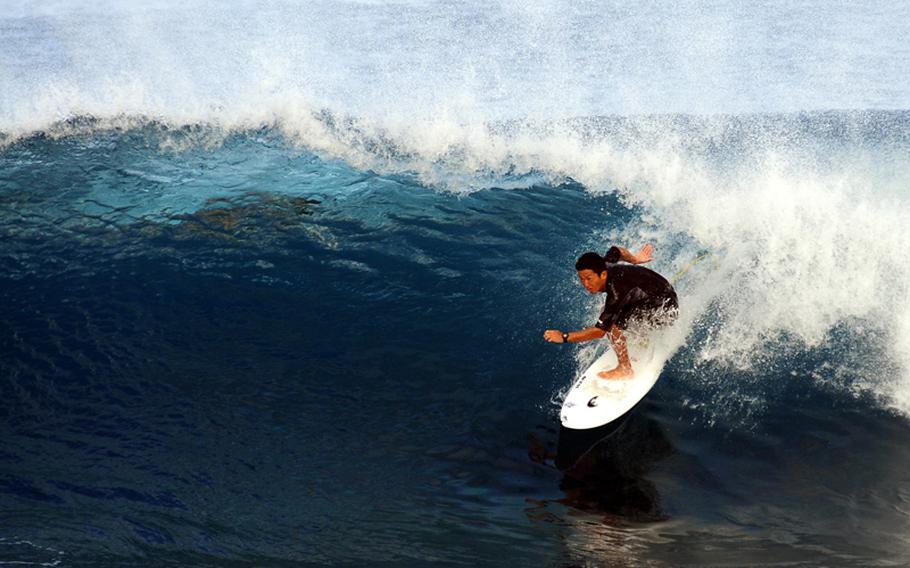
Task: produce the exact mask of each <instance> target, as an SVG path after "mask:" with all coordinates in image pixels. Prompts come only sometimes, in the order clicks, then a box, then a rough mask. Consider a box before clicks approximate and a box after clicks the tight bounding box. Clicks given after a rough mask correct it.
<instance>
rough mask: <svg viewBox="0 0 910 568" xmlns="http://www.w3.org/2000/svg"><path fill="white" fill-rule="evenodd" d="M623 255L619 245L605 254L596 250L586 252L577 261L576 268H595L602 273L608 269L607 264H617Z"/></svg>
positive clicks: (598, 272) (594, 269)
mask: <svg viewBox="0 0 910 568" xmlns="http://www.w3.org/2000/svg"><path fill="white" fill-rule="evenodd" d="M621 257H622V253H621V252H620V250H619V247H610V250H608V251H607V254H605V255H603V256H600V255H599V254H597V253H596V252H586V253H584V254H583V255H581V256H579V257H578V260H576V261H575V270H579V271H580V270H593V271H594V272H596V273H597V274H600V273H601V272H603V271H604V270H606V269H607V264H616V263H617V262H619V259H620V258H621Z"/></svg>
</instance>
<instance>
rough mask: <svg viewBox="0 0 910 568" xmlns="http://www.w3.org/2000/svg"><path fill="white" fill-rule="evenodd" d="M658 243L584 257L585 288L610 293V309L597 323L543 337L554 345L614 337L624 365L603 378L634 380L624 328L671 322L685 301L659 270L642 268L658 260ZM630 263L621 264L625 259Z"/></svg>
mask: <svg viewBox="0 0 910 568" xmlns="http://www.w3.org/2000/svg"><path fill="white" fill-rule="evenodd" d="M653 251H654V247H653V246H651V245H650V244H648V245H645V246H644V247H642V249H641V250H640V251H639V252H638V254H632V253H631V252H629V251H628V250H626V249H624V248H622V247H616V246H614V247H611V248H610V250H609V251H607V254H606V255H604V256H600V255H599V254H597V253H596V252H586V253H584V254H583V255H581V256H580V257H579V258H578V261H577V262H576V263H575V270H577V271H578V278H579V280H581V284H582V286H584V287H585V290H587V291H588V292H590V293H591V294H600V293H603V294H606V295H607V298H606V302H605V304H604V309H603V311H602V312H601V314H600V318H599V319H598V320H597V323H595V324H594V326H593V327H589V328H587V329H583V330H581V331H573V332H563V331H560V330H558V329H548V330H547V331H545V332H544V334H543V337H544V339H546V340H547V341H549V342H551V343H579V342H582V341H591V340H592V339H601V338H602V337H604V336H605V335H607V334H609V335H610V341H611V342H612V343H613V350H614V351H615V352H616V359H617V361H618V365H617V366H616V368H614V369H611V370H609V371H602V372H600V373H598V374H597V376H598V377H600V378H603V379H614V380H619V379H631V378H632V377H633V376H634V374H635V373H634V371H633V369H632V362H631V360H630V359H629V351H628V349H627V348H626V339H625V336H624V335H623V331H624V330H626V329H628V327H629V325H630V324H646V325H650V326H653V327H659V326H664V325H669V324H670V323H672V322H673V321H674V320H675V319H676V314H677V311H678V308H679V305H678V303H677V300H676V291H675V290H673V286H671V285H670V283H669V282H667V280H666V279H665V278H664V277H663V276H661V275H660V274H658V273H656V272H654V271H653V270H650V269H647V268H645V267H643V266H638V265H640V264H644V263H646V262H650V261H651V260H652V256H651V253H652V252H653ZM621 261H622V262H626V263H628V264H619V262H621Z"/></svg>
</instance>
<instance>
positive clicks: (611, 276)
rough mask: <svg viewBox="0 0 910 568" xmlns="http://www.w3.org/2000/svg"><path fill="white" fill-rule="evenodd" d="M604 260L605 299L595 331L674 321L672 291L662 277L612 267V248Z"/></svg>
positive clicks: (621, 266) (630, 266)
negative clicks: (636, 322)
mask: <svg viewBox="0 0 910 568" xmlns="http://www.w3.org/2000/svg"><path fill="white" fill-rule="evenodd" d="M604 258H605V259H606V261H607V288H606V291H605V293H606V295H607V298H606V302H605V303H604V309H603V312H601V314H600V319H598V320H597V323H596V324H594V326H595V327H598V328H600V329H603V330H607V329H609V328H610V326H611V325H614V324H616V325H617V326H618V327H619V328H621V329H624V328H625V327H626V325H627V324H628V323H629V321H630V320H632V319H644V320H648V321H650V323H652V324H655V325H666V324H668V323H671V322H672V321H673V320H674V319H676V312H677V308H678V304H677V299H676V291H674V290H673V286H671V285H670V283H669V282H667V280H666V279H665V278H664V277H663V276H661V275H660V274H658V273H656V272H654V271H653V270H650V269H648V268H645V267H643V266H637V265H634V264H616V263H617V262H618V261H619V249H617V248H616V247H613V248H611V249H610V250H609V252H607V255H606V256H605V257H604Z"/></svg>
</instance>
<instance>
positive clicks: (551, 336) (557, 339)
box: [543, 329, 562, 343]
mask: <svg viewBox="0 0 910 568" xmlns="http://www.w3.org/2000/svg"><path fill="white" fill-rule="evenodd" d="M543 338H544V339H546V340H547V341H549V342H550V343H562V332H561V331H559V330H558V329H548V330H546V331H545V332H543Z"/></svg>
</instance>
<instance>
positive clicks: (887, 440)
mask: <svg viewBox="0 0 910 568" xmlns="http://www.w3.org/2000/svg"><path fill="white" fill-rule="evenodd" d="M152 130H153V131H154V127H152ZM157 136H158V134H156V133H155V132H150V131H149V129H145V130H131V131H113V132H107V133H105V132H100V133H95V134H92V135H87V136H70V137H64V138H62V139H50V138H46V137H43V136H40V135H39V136H33V137H29V138H26V139H23V140H20V141H18V142H16V143H14V144H12V145H11V146H9V147H7V148H6V149H5V150H3V152H2V154H0V355H2V357H0V389H2V391H0V392H2V402H0V436H2V442H3V443H2V450H0V565H5V564H10V565H12V564H13V563H19V564H21V563H28V564H34V565H54V566H80V565H118V566H160V565H209V566H226V565H237V566H246V565H256V566H271V565H300V564H305V565H370V566H372V565H380V566H384V565H387V566H420V565H430V564H434V565H435V564H439V565H468V566H601V565H611V566H612V565H616V566H640V565H654V566H679V565H688V566H704V565H714V566H739V565H788V566H793V565H797V566H804V565H806V566H870V565H880V566H896V565H903V564H905V563H907V562H908V561H910V540H908V538H907V536H906V535H907V534H910V532H908V528H910V516H908V513H910V504H908V499H910V474H908V473H907V472H908V471H910V469H908V466H910V449H908V448H907V446H906V444H905V440H906V436H907V432H908V424H907V421H906V418H904V417H903V416H902V415H901V414H900V413H897V412H895V411H891V410H887V408H886V406H883V405H882V404H881V403H880V401H878V400H877V399H876V398H875V397H873V396H870V395H869V394H868V392H866V391H862V390H860V391H857V392H856V393H851V391H849V390H845V388H844V385H845V384H849V383H845V382H844V379H842V378H839V379H837V380H835V379H834V378H833V377H836V376H837V377H840V375H838V374H837V369H838V368H839V367H828V368H830V369H831V371H830V377H829V376H826V375H825V374H824V369H825V368H826V367H825V363H826V362H828V361H831V360H832V357H833V358H834V360H835V361H837V362H839V363H838V364H842V363H843V361H844V357H843V356H842V355H841V356H838V355H837V354H836V353H833V352H834V351H837V350H838V349H840V348H842V347H843V345H845V344H847V343H848V342H849V341H855V337H854V336H852V335H851V337H850V338H849V339H838V337H837V331H836V329H835V331H834V332H832V335H831V337H830V339H829V340H828V341H827V342H826V343H824V344H822V345H821V346H819V347H816V348H811V349H810V348H805V347H798V345H797V346H796V347H792V348H789V351H787V348H786V346H787V345H788V341H787V340H786V338H780V339H779V341H780V343H781V345H782V349H783V350H784V351H786V352H787V353H788V354H787V355H786V356H782V357H779V358H778V359H775V360H773V361H769V363H768V365H767V366H766V367H765V368H763V369H759V370H756V369H748V370H737V368H736V367H735V366H730V365H726V364H721V363H718V362H716V361H715V362H712V361H706V360H705V358H704V357H703V355H702V352H700V351H699V349H698V345H699V344H700V343H701V342H705V341H710V339H711V337H712V333H713V331H712V329H713V326H716V325H718V322H721V321H723V318H722V316H721V315H720V313H719V312H721V311H722V310H720V309H719V308H718V307H717V306H716V305H715V306H714V307H710V308H708V309H707V311H706V312H705V313H703V314H702V315H701V316H700V317H699V318H698V319H697V321H696V322H695V323H694V324H692V331H691V333H690V335H689V337H688V338H687V341H686V344H684V345H683V346H682V347H681V348H680V350H679V351H678V352H677V354H676V356H675V357H674V358H673V359H672V360H671V361H670V363H669V364H668V366H667V368H666V370H665V372H664V374H663V376H662V378H661V380H660V382H659V383H658V384H657V387H656V388H655V389H654V390H653V391H652V392H651V394H650V395H649V396H648V398H647V399H646V401H645V403H644V404H643V405H642V406H640V407H639V409H638V410H637V412H636V414H635V415H634V417H633V418H632V419H631V420H630V422H629V423H628V424H627V426H626V427H625V429H624V430H623V431H621V432H620V433H619V434H618V435H617V436H615V437H613V438H611V439H610V440H608V441H607V442H605V443H604V444H601V445H600V446H598V447H597V448H595V449H594V450H592V453H591V454H590V455H589V456H588V460H587V462H586V463H585V464H584V466H583V467H582V468H579V470H578V471H576V472H574V474H573V475H570V476H567V475H564V474H563V473H561V472H560V471H558V470H557V469H556V468H555V467H554V466H553V452H554V451H555V448H556V437H557V434H556V429H557V428H558V417H557V410H558V404H559V399H560V396H561V392H562V391H563V390H564V389H565V387H566V386H567V385H568V384H569V383H570V381H571V379H572V378H573V377H574V375H575V373H576V372H577V370H578V367H579V363H578V362H577V361H576V357H575V354H576V352H577V351H578V349H579V348H578V347H568V348H566V347H561V346H555V345H551V344H546V343H544V342H543V341H542V339H541V335H542V331H543V330H544V329H547V328H548V327H551V326H556V327H563V328H574V329H578V328H581V327H585V326H587V325H589V324H590V322H591V321H593V320H592V319H591V318H592V317H593V316H595V315H596V313H597V306H596V300H592V299H591V298H589V297H588V296H587V295H586V294H585V293H584V291H583V289H582V288H581V287H580V286H579V285H578V284H577V283H576V278H575V274H574V270H573V268H572V267H573V263H574V259H575V258H576V257H577V255H578V254H580V253H581V252H583V251H585V250H588V249H589V248H594V249H598V250H600V249H603V248H604V244H605V243H606V242H607V239H608V237H609V235H610V234H613V235H616V234H621V233H622V232H623V231H630V230H635V229H634V228H635V227H636V226H648V225H649V223H653V222H651V221H648V215H649V212H648V211H647V210H646V209H642V208H640V207H639V206H637V205H636V204H634V203H632V202H629V201H627V200H622V199H620V197H618V195H619V194H616V193H592V192H590V191H588V190H587V188H585V187H584V186H583V185H581V184H579V183H577V182H575V181H573V180H571V179H565V180H563V181H562V182H552V181H550V182H544V181H542V179H538V177H537V176H536V174H534V173H533V172H531V173H527V174H524V175H517V174H516V175H514V176H512V175H510V174H505V175H501V176H500V177H499V178H498V179H499V180H500V182H502V183H501V184H500V185H498V186H497V185H496V184H491V186H490V187H488V188H486V189H481V190H477V191H473V192H470V193H464V192H461V193H456V192H452V191H445V190H440V189H439V188H433V187H428V186H426V185H424V184H422V183H420V182H418V181H417V179H416V178H415V176H413V175H410V174H407V173H401V174H383V175H381V174H379V173H376V172H374V171H371V170H364V169H357V168H354V167H352V166H349V165H346V164H345V163H344V162H342V161H339V160H334V159H331V158H327V157H324V156H319V155H316V154H313V153H311V152H310V151H308V150H306V149H301V148H299V147H295V146H292V145H289V144H287V143H286V142H285V141H283V139H282V138H281V137H279V136H276V135H274V133H272V132H270V131H269V130H261V131H254V132H246V133H242V134H237V135H234V136H231V137H229V138H227V139H226V140H223V141H222V143H220V144H218V145H216V146H214V147H207V146H204V145H202V146H200V145H191V146H189V147H188V148H187V149H183V150H180V151H173V150H169V149H162V148H161V146H160V144H159V142H160V140H159V139H158V137H157ZM504 187H520V188H519V189H504ZM605 226H606V227H607V228H608V233H604V232H603V229H604V227H605ZM609 231H612V232H609ZM620 244H623V243H620ZM680 246H682V245H681V244H679V243H677V244H676V245H673V246H671V247H665V248H664V249H663V250H661V249H658V254H657V257H658V258H657V260H656V261H655V264H654V268H655V269H658V270H661V271H663V272H665V273H667V274H669V273H670V272H673V271H675V268H676V267H678V266H679V264H680V262H682V263H685V261H686V260H687V259H681V260H680V259H674V258H672V254H671V253H672V252H673V251H674V250H677V249H678V248H679V247H680ZM674 247H676V248H674ZM661 253H663V256H661ZM677 260H678V261H679V262H677ZM674 263H675V264H674ZM696 270H701V271H702V272H703V273H706V272H710V269H705V268H703V267H701V268H697V269H696ZM686 289H687V288H686V287H685V286H682V288H681V290H686ZM690 294H694V292H691V291H690ZM681 302H682V303H683V305H684V306H685V303H686V294H685V293H683V294H682V295H681ZM870 341H871V340H868V339H867V343H869V342H870ZM869 344H871V343H869ZM837 357H840V358H839V359H838V358H837ZM820 369H821V371H820ZM812 373H815V375H812V376H813V377H814V378H815V380H808V379H807V377H808V376H809V375H811V374H812ZM829 379H830V380H829Z"/></svg>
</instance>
